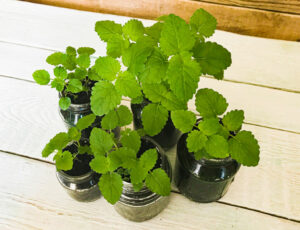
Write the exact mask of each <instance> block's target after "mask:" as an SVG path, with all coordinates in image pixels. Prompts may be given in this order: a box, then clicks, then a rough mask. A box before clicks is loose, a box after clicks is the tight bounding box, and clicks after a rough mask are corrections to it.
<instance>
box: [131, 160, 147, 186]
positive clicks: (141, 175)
mask: <svg viewBox="0 0 300 230" xmlns="http://www.w3.org/2000/svg"><path fill="white" fill-rule="evenodd" d="M147 175H148V170H146V169H145V168H144V167H143V165H142V164H141V163H140V161H138V162H137V164H136V165H135V166H134V167H133V168H132V169H131V170H130V181H131V183H133V184H140V183H142V182H143V181H144V180H145V178H146V176H147Z"/></svg>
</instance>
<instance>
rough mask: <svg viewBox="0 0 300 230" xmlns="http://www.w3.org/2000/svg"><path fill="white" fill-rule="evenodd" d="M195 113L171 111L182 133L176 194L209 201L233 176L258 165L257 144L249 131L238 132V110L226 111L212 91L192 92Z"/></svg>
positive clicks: (221, 193)
mask: <svg viewBox="0 0 300 230" xmlns="http://www.w3.org/2000/svg"><path fill="white" fill-rule="evenodd" d="M195 105H196V110H197V112H199V114H200V116H201V118H200V119H198V121H197V120H196V114H195V113H194V112H191V111H184V110H177V111H172V113H171V117H172V120H173V122H174V125H175V127H176V128H178V129H179V130H181V131H182V132H183V133H184V134H183V135H182V136H181V138H180V139H179V141H178V144H177V158H176V165H175V178H174V179H175V183H176V185H177V187H178V189H179V191H180V192H181V193H182V194H183V195H185V196H186V197H188V198H189V199H191V200H194V201H197V202H212V201H216V200H218V199H220V198H221V197H222V196H224V194H225V193H226V191H227V189H228V187H229V185H230V184H231V182H232V181H233V179H234V176H235V174H236V173H237V171H238V170H239V168H240V165H241V164H242V165H244V166H256V165H257V164H258V162H259V152H260V151H259V145H258V142H257V140H256V139H255V137H254V135H253V134H252V133H251V132H250V131H244V130H242V131H241V127H242V123H243V120H244V112H243V111H242V110H232V111H229V112H227V113H226V114H225V115H224V116H223V117H222V118H221V117H219V116H221V115H222V114H223V113H224V112H225V111H226V109H227V107H228V103H227V102H226V99H225V98H224V97H223V96H222V95H221V94H219V93H217V92H216V91H214V90H212V89H207V88H205V89H200V90H198V92H197V93H196V100H195Z"/></svg>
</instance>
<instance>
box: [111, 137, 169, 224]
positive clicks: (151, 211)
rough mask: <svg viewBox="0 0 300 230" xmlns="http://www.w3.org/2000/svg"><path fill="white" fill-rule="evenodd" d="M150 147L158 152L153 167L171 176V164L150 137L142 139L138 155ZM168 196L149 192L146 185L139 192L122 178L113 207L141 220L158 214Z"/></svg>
mask: <svg viewBox="0 0 300 230" xmlns="http://www.w3.org/2000/svg"><path fill="white" fill-rule="evenodd" d="M150 148H156V149H157V151H158V153H159V159H158V160H157V163H156V165H155V168H162V169H164V170H165V171H166V173H167V174H168V176H169V177H170V178H172V170H171V165H170V162H169V160H168V158H167V156H166V155H165V154H164V152H163V150H162V148H161V147H160V146H159V145H158V144H157V143H155V142H154V141H153V140H152V139H150V138H147V137H146V138H143V139H142V145H141V150H140V152H139V153H138V155H139V154H142V153H143V152H144V151H146V150H147V149H150ZM169 198H170V197H169V196H160V195H158V194H155V193H153V192H151V191H150V190H149V189H148V188H147V187H146V186H144V187H143V188H142V189H141V190H140V191H139V192H135V191H134V189H133V186H132V184H131V183H130V181H125V180H123V192H122V195H121V198H120V200H119V201H118V202H117V203H116V204H115V206H114V208H115V210H116V211H117V212H118V213H119V214H120V215H121V216H123V217H125V218H126V219H128V220H131V221H136V222H141V221H145V220H149V219H151V218H153V217H154V216H156V215H158V214H159V213H160V212H161V211H162V210H163V209H165V208H166V206H167V205H168V203H169Z"/></svg>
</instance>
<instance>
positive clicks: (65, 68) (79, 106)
mask: <svg viewBox="0 0 300 230" xmlns="http://www.w3.org/2000/svg"><path fill="white" fill-rule="evenodd" d="M94 53H95V50H94V49H93V48H90V47H80V48H78V49H77V50H76V49H75V48H73V47H71V46H68V47H67V48H66V52H65V53H63V52H55V53H53V54H51V55H49V56H48V57H47V59H46V62H47V63H48V64H50V65H53V66H55V67H54V69H53V74H54V78H52V79H51V78H50V74H49V72H48V71H46V70H43V69H42V70H36V71H35V72H34V73H33V79H34V80H35V81H36V82H37V83H38V84H40V85H48V84H49V83H50V85H51V88H55V89H56V90H57V91H58V92H59V97H60V99H59V107H60V114H61V116H62V118H63V119H64V121H65V123H66V125H67V127H68V128H69V127H72V126H75V125H76V122H77V121H78V119H80V118H81V117H83V116H86V115H87V114H90V113H91V110H90V96H91V88H92V87H93V86H94V84H95V81H97V80H99V79H100V77H99V76H98V75H97V73H96V72H95V71H94V70H93V68H92V67H90V66H91V55H92V54H94Z"/></svg>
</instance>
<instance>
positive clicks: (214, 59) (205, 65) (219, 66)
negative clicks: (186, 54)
mask: <svg viewBox="0 0 300 230" xmlns="http://www.w3.org/2000/svg"><path fill="white" fill-rule="evenodd" d="M193 53H194V55H193V56H194V58H195V59H196V60H197V61H198V62H199V64H200V66H201V68H202V72H203V74H209V75H213V76H214V75H216V76H217V78H220V76H219V74H220V72H221V71H223V70H225V69H227V68H228V67H229V66H230V65H231V54H230V52H229V51H228V50H227V49H225V48H224V47H223V46H221V45H219V44H217V43H215V42H205V43H204V42H201V43H197V44H196V45H195V47H194V48H193Z"/></svg>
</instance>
